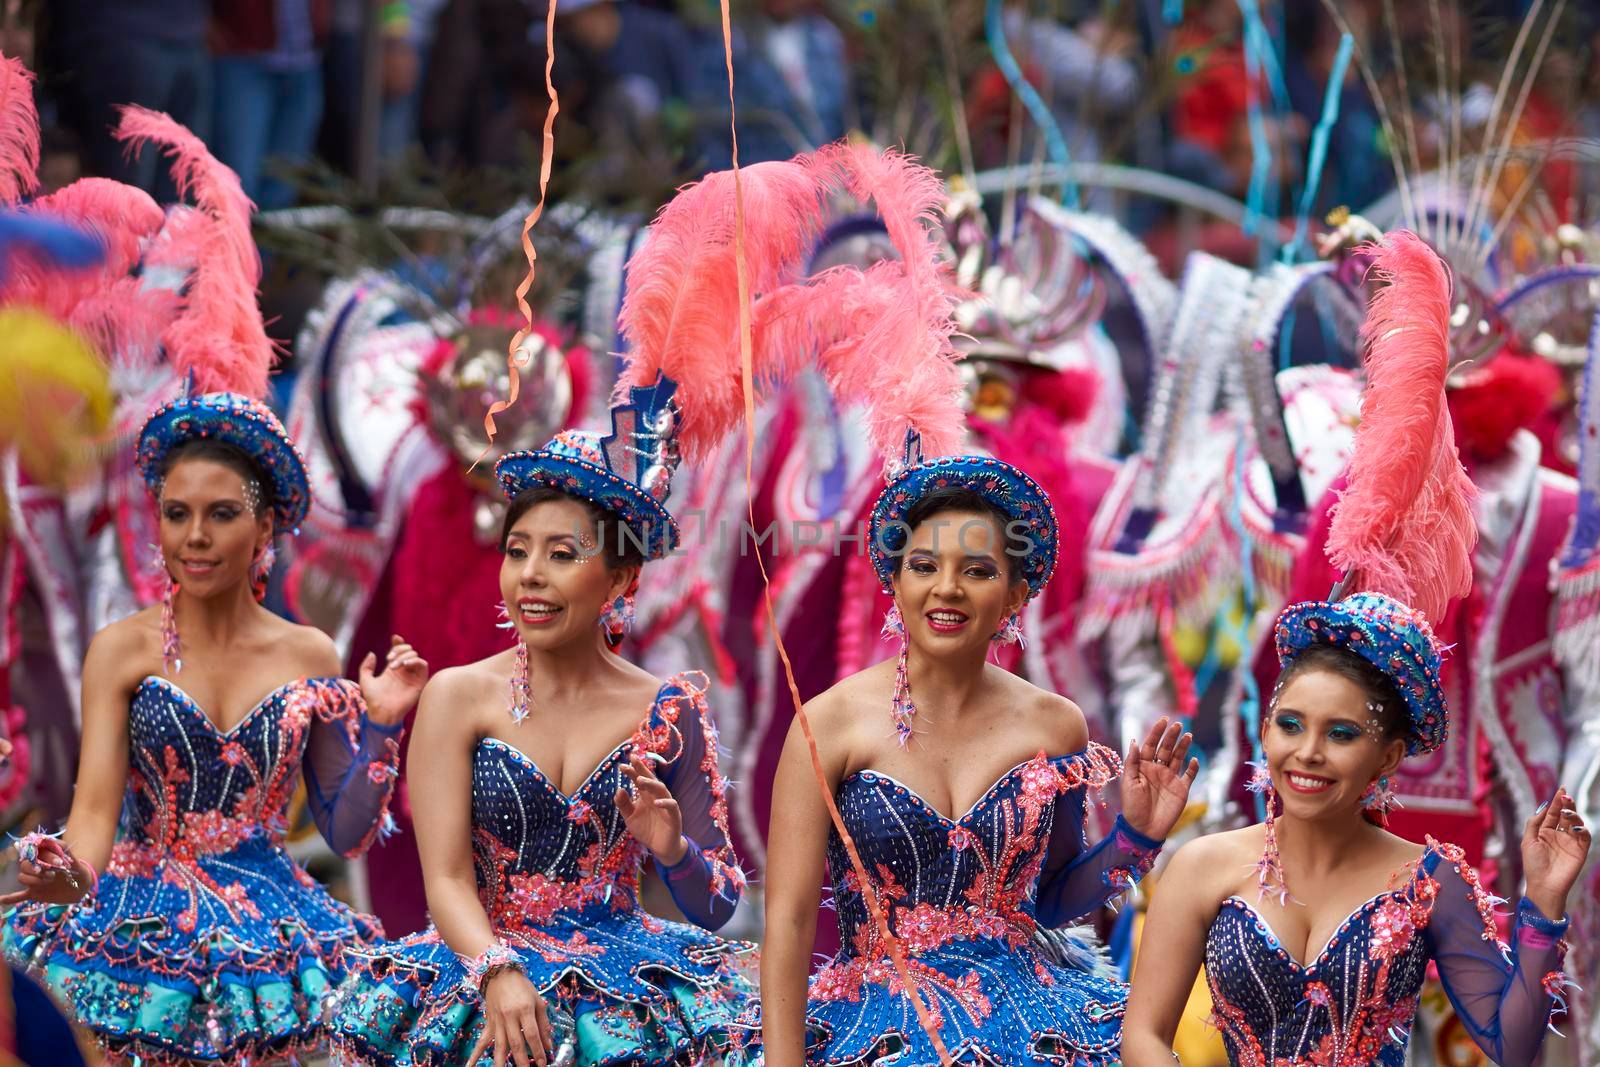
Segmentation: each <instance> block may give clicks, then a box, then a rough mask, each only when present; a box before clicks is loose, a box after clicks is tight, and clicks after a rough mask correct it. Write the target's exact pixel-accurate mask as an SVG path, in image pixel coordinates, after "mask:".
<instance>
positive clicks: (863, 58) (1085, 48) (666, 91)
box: [6, 0, 1600, 228]
mask: <svg viewBox="0 0 1600 1067" xmlns="http://www.w3.org/2000/svg"><path fill="white" fill-rule="evenodd" d="M19 5H20V6H19ZM10 6H11V8H12V11H11V15H10V23H11V24H10V26H9V33H8V38H9V42H10V43H9V45H8V47H7V48H6V51H7V52H8V53H11V54H17V53H18V52H21V53H22V54H23V58H24V59H25V60H27V61H28V62H29V63H30V64H31V65H32V66H33V67H34V68H35V69H36V70H38V71H39V72H40V78H41V81H40V97H41V105H42V109H43V115H44V120H45V127H46V160H45V166H44V171H45V177H46V183H47V184H61V183H64V182H66V181H69V180H71V179H72V178H73V177H75V176H76V175H78V174H80V173H92V174H102V175H110V176H114V177H118V178H122V179H123V180H129V181H133V182H136V183H138V184H140V185H143V186H145V187H146V188H147V189H150V190H151V191H152V192H156V193H157V194H159V193H161V192H162V191H163V190H161V189H160V188H159V181H160V180H164V179H158V178H157V177H156V175H157V173H158V171H160V170H161V169H162V168H159V167H158V166H157V161H156V159H155V158H154V157H153V156H151V155H148V154H147V155H145V156H144V157H142V158H140V159H138V160H136V161H130V160H128V159H127V158H125V156H124V153H123V152H122V149H121V148H120V146H119V145H117V144H116V143H115V142H114V141H113V140H112V138H111V136H110V132H109V131H110V126H111V123H112V121H113V109H114V107H115V106H116V105H119V104H122V103H139V104H143V105H146V106H148V107H152V108H156V109H159V110H163V111H166V112H168V113H169V114H171V115H172V116H173V117H174V118H176V119H178V120H179V121H180V122H182V123H184V124H185V125H187V126H189V127H190V128H192V129H193V130H195V131H196V132H197V133H198V134H200V136H201V137H202V138H203V139H204V140H205V141H206V142H207V144H209V145H211V146H212V147H213V149H214V150H215V151H216V153H217V154H218V155H219V156H220V158H221V159H222V160H223V161H224V162H225V163H227V164H228V165H229V166H230V167H232V168H233V169H234V170H236V171H237V172H238V173H239V175H240V177H241V179H242V181H243V183H244V187H245V190H246V192H247V193H248V194H249V195H250V196H251V197H252V198H253V199H254V200H255V201H256V202H257V204H258V205H259V207H260V208H261V209H263V210H271V209H275V208H282V207H287V206H290V205H292V204H294V203H296V202H301V201H303V200H304V199H305V198H306V196H307V193H306V186H305V182H304V180H303V178H297V175H303V173H304V169H305V167H306V166H307V165H308V164H310V163H311V161H312V160H314V159H317V160H320V161H322V162H324V163H326V164H327V165H329V166H330V167H331V168H332V169H333V171H334V172H335V173H337V172H339V171H344V172H351V171H353V170H355V169H356V168H357V160H356V158H355V157H356V154H357V145H358V144H359V143H360V141H361V136H360V135H361V132H362V131H361V130H360V126H361V124H362V123H363V121H364V119H363V110H362V108H361V106H360V103H361V98H362V88H363V84H364V83H372V84H374V85H375V89H374V90H373V91H375V92H376V93H377V95H378V103H377V105H376V107H374V108H372V109H369V114H370V115H372V116H374V117H372V118H369V119H367V120H366V121H368V122H375V124H376V126H377V129H376V131H375V134H374V135H373V136H374V143H375V145H376V156H377V159H378V161H379V165H380V167H381V169H383V170H384V171H385V172H386V173H388V174H390V175H393V174H396V173H401V172H409V173H415V174H423V173H425V174H439V173H447V172H455V173H460V172H465V173H469V174H470V173H472V172H473V171H475V170H479V169H485V168H499V169H503V170H511V171H516V172H520V173H521V174H522V176H523V178H524V180H525V182H526V183H527V184H531V181H528V179H531V176H532V170H531V168H532V162H533V160H535V159H536V158H537V157H536V152H537V145H538V143H539V133H540V129H541V127H542V124H543V121H544V116H545V110H546V107H547V99H546V91H545V84H544V74H545V57H546V42H545V24H546V11H545V7H544V2H543V0H393V2H377V0H228V2H226V3H222V2H215V3H214V2H212V0H137V2H129V0H48V2H45V3H39V2H35V3H33V4H32V5H31V6H30V5H29V4H27V3H23V2H22V0H11V3H10ZM989 6H991V5H986V4H985V3H984V0H733V3H732V5H731V10H732V15H733V27H734V29H733V39H732V46H733V61H734V68H735V72H736V93H735V103H736V105H737V108H738V114H739V120H740V123H739V148H740V157H741V161H742V162H744V163H752V162H757V161H760V160H764V159H779V158H786V157H788V156H790V155H792V154H794V153H795V152H797V151H802V150H805V149H807V148H811V147H815V146H817V145H820V144H824V143H827V142H829V141H832V140H835V139H837V138H839V137H841V136H844V135H846V134H848V133H851V132H853V131H860V132H863V133H865V134H866V135H867V136H869V137H872V138H874V139H875V140H878V141H880V142H882V143H891V144H902V145H904V146H905V147H906V148H907V149H908V150H910V151H913V152H915V153H918V154H920V155H922V156H923V157H924V158H925V159H927V161H928V162H929V163H931V164H933V165H935V166H937V167H940V168H942V169H944V170H945V171H946V172H947V173H955V172H958V171H960V170H963V169H964V170H969V171H972V170H977V171H981V170H984V169H987V168H992V167H996V166H1001V165H1005V164H1007V163H1016V162H1024V163H1026V162H1030V161H1032V160H1034V159H1036V158H1037V159H1046V158H1059V157H1060V154H1061V149H1062V148H1064V150H1065V155H1066V156H1067V157H1068V158H1070V159H1071V160H1072V161H1073V162H1079V163H1082V162H1093V161H1106V162H1115V163H1123V164H1129V165H1132V166H1137V167H1141V168H1147V169H1150V170H1155V171H1161V172H1164V173H1166V174H1169V175H1173V176H1176V177H1179V178H1183V179H1186V180H1189V181H1193V182H1196V183H1199V184H1201V185H1203V186H1206V187H1209V188H1211V189H1214V190H1217V191H1219V192H1222V193H1224V194H1227V195H1229V196H1232V197H1236V198H1240V199H1243V198H1244V197H1245V196H1246V195H1247V192H1249V191H1250V190H1252V189H1254V190H1255V195H1256V198H1257V199H1258V200H1259V199H1261V198H1262V197H1261V190H1262V188H1263V183H1262V180H1261V175H1260V174H1259V173H1257V172H1258V171H1259V170H1260V169H1261V167H1262V166H1263V163H1262V160H1263V157H1264V156H1266V157H1269V158H1270V169H1269V171H1268V173H1267V184H1268V185H1271V186H1275V187H1276V189H1275V192H1277V193H1281V195H1273V196H1270V197H1267V198H1266V199H1265V200H1264V203H1265V204H1266V205H1267V207H1268V208H1269V209H1273V208H1275V209H1276V210H1269V214H1291V213H1292V210H1293V207H1294V196H1293V191H1294V189H1295V188H1296V184H1297V182H1298V180H1299V177H1300V175H1301V173H1302V171H1303V167H1304V160H1305V154H1306V146H1307V142H1308V139H1309V136H1310V134H1311V132H1312V130H1313V129H1314V128H1315V125H1316V123H1317V121H1318V119H1319V117H1320V116H1321V115H1322V114H1323V112H1324V108H1325V106H1326V103H1327V100H1326V97H1327V95H1328V94H1327V91H1326V90H1327V81H1328V79H1329V76H1330V72H1331V71H1332V70H1333V69H1334V68H1335V67H1336V55H1337V52H1338V48H1339V41H1340V34H1341V26H1340V25H1339V24H1338V23H1336V21H1335V16H1334V14H1331V13H1330V8H1331V9H1336V12H1337V17H1338V18H1339V19H1340V20H1342V21H1343V23H1344V24H1345V25H1344V27H1343V28H1344V29H1348V31H1349V32H1351V33H1352V34H1353V35H1354V37H1355V39H1356V47H1357V49H1358V51H1359V53H1360V55H1361V56H1362V57H1363V58H1364V59H1365V60H1366V62H1367V63H1368V65H1369V67H1370V69H1371V70H1372V72H1373V73H1374V76H1375V82H1374V83H1369V82H1368V81H1367V80H1365V79H1364V78H1363V77H1362V76H1361V75H1360V74H1359V73H1358V65H1357V64H1351V65H1349V67H1348V68H1347V71H1346V73H1345V77H1344V80H1343V86H1342V89H1341V90H1340V92H1339V94H1338V100H1337V104H1338V109H1339V110H1338V115H1339V118H1338V122H1337V123H1336V124H1335V125H1334V126H1333V128H1332V141H1331V143H1330V145H1329V152H1328V163H1327V167H1326V170H1325V172H1324V173H1323V174H1322V178H1321V183H1320V190H1319V195H1318V197H1317V201H1318V203H1317V207H1319V208H1326V207H1331V206H1333V205H1336V204H1350V205H1353V206H1356V207H1359V206H1361V205H1364V204H1367V203H1370V202H1371V201H1373V200H1374V199H1376V198H1377V197H1379V196H1381V195H1382V194H1383V193H1384V192H1385V191H1386V190H1387V189H1389V188H1390V187H1391V186H1392V185H1393V183H1394V172H1393V169H1392V168H1391V167H1390V165H1389V164H1388V154H1389V150H1390V146H1389V145H1388V144H1387V142H1386V138H1385V136H1384V133H1383V128H1382V124H1381V122H1380V115H1379V110H1378V108H1376V107H1375V106H1374V101H1373V88H1374V85H1375V86H1376V87H1377V88H1378V90H1379V92H1380V94H1381V95H1383V96H1384V97H1387V98H1389V99H1390V100H1391V102H1393V100H1395V99H1398V96H1399V94H1401V93H1404V94H1405V95H1406V96H1408V97H1409V98H1410V103H1411V105H1412V107H1413V108H1414V110H1415V113H1416V114H1417V115H1419V116H1422V117H1423V118H1424V119H1426V118H1427V116H1428V115H1429V114H1430V112H1437V111H1438V110H1439V108H1440V107H1441V106H1442V102H1443V101H1444V100H1445V98H1446V97H1447V96H1448V99H1449V102H1450V104H1451V105H1452V106H1455V107H1458V108H1459V110H1460V114H1461V117H1462V120H1463V121H1465V122H1467V123H1468V124H1470V123H1471V122H1472V121H1474V119H1477V120H1478V121H1481V120H1482V113H1483V112H1484V111H1485V110H1486V107H1487V105H1488V102H1489V98H1490V97H1491V95H1492V91H1493V88H1494V86H1495V81H1496V79H1497V78H1498V77H1499V74H1500V70H1501V68H1502V67H1503V66H1504V62H1505V57H1506V55H1507V51H1508V50H1507V48H1506V47H1505V46H1504V43H1503V42H1502V41H1501V40H1499V36H1501V35H1497V34H1496V33H1495V32H1494V31H1495V29H1496V28H1497V27H1498V28H1500V29H1506V28H1508V27H1509V28H1514V26H1515V24H1516V23H1517V22H1518V21H1519V20H1520V19H1521V17H1522V15H1523V8H1524V7H1525V6H1526V4H1524V3H1522V2H1521V0H1487V2H1481V3H1475V4H1464V3H1460V2H1457V0H1445V2H1441V3H1437V4H1394V5H1392V6H1393V8H1394V9H1395V11H1396V17H1395V20H1394V22H1393V23H1392V24H1391V23H1390V22H1388V21H1387V20H1385V18H1384V15H1383V3H1382V0H1337V2H1336V3H1334V4H1331V5H1324V4H1321V3H1318V2H1317V0H1287V2H1284V3H1267V4H1261V5H1257V4H1255V3H1243V2H1240V0H1122V2H1119V0H1007V2H1006V3H1005V4H1004V5H992V6H994V7H996V8H1001V7H1003V16H1002V18H1001V20H1000V25H998V26H995V25H993V24H990V25H988V26H986V24H985V15H986V14H992V13H993V12H989V11H987V10H986V8H987V7H989ZM1569 6H1570V8H1571V9H1572V10H1570V11H1569V12H1568V16H1567V18H1566V23H1567V24H1566V25H1564V26H1563V28H1562V32H1559V33H1557V34H1556V35H1555V37H1554V38H1553V40H1552V42H1551V44H1550V49H1549V54H1548V55H1547V56H1546V58H1545V61H1544V64H1543V67H1542V69H1541V72H1540V74H1539V77H1538V79H1537V81H1536V83H1535V84H1534V86H1533V89H1532V93H1531V94H1530V97H1529V99H1528V102H1527V105H1526V108H1525V115H1524V119H1523V123H1522V126H1523V133H1524V134H1525V135H1526V136H1529V137H1537V136H1550V135H1553V134H1557V135H1558V134H1575V135H1580V136H1582V135H1587V136H1594V135H1596V134H1600V11H1596V10H1594V9H1593V8H1592V7H1590V6H1589V5H1569ZM1586 7H1589V8H1590V9H1589V10H1587V11H1585V10H1580V9H1583V8H1586ZM1257 19H1259V20H1260V21H1259V22H1256V21H1255V20H1257ZM1436 19H1437V21H1436ZM1456 19H1470V20H1471V26H1472V32H1469V33H1468V34H1465V35H1462V36H1461V38H1460V39H1461V40H1463V41H1466V42H1468V44H1467V46H1466V47H1467V49H1468V54H1466V55H1463V56H1461V57H1459V58H1460V61H1461V62H1460V69H1459V71H1457V70H1456V68H1455V67H1454V66H1453V65H1452V66H1449V67H1448V68H1445V67H1439V66H1438V65H1437V64H1436V62H1435V60H1436V59H1437V58H1438V53H1439V51H1440V50H1439V49H1438V48H1437V44H1438V41H1439V40H1440V39H1441V38H1440V30H1439V26H1440V25H1441V24H1449V23H1451V22H1452V21H1453V20H1456ZM369 30H370V33H371V36H370V37H369V36H368V33H369ZM1000 30H1003V31H1004V32H1003V34H1001V33H1000V32H997V31H1000ZM1253 32H1254V33H1256V34H1257V36H1256V37H1255V40H1256V42H1257V43H1256V46H1255V47H1254V49H1252V48H1251V47H1248V46H1249V45H1250V42H1251V40H1252V36H1251V35H1252V33H1253ZM1452 39H1454V37H1453V35H1452ZM369 42H370V43H369ZM1263 42H1264V43H1263ZM997 45H998V47H997ZM1007 53H1010V55H1008V54H1007ZM1011 55H1014V58H1015V66H1014V67H1009V64H1008V60H1009V59H1010V58H1011ZM1396 56H1403V57H1405V58H1406V64H1409V67H1408V68H1407V67H1406V66H1405V65H1403V64H1397V63H1396V62H1395V57H1396ZM554 57H555V63H554V71H555V77H554V80H555V84H556V87H557V89H558V91H559V93H560V104H561V119H560V120H559V121H558V123H557V133H556V142H557V157H558V159H557V162H558V168H557V173H558V186H557V188H558V192H559V191H560V179H561V176H562V175H563V174H566V175H568V176H581V178H578V177H574V178H573V180H574V181H581V187H582V188H583V189H584V190H585V191H586V192H587V193H589V194H590V195H594V196H598V197H600V198H603V199H607V200H610V201H611V202H629V203H633V204H636V205H637V206H642V207H644V208H646V209H648V208H650V207H653V206H654V204H655V203H659V202H660V200H661V199H662V198H663V197H664V195H665V193H666V192H668V191H670V189H671V188H672V187H673V186H674V185H676V184H679V183H681V182H682V181H683V180H686V179H689V178H693V177H694V176H696V175H697V174H699V173H703V172H705V171H707V170H713V169H718V168H722V167H726V166H727V165H728V163H729V162H730V147H731V146H730V139H729V133H728V121H727V119H728V95H727V80H726V79H727V76H726V72H725V66H724V56H723V40H722V33H721V26H720V13H719V10H718V6H717V5H716V4H715V3H713V2H711V0H561V2H560V3H559V4H558V6H557V11H556V18H555V40H554ZM374 64H375V65H376V67H377V69H376V71H373V70H372V69H371V67H372V66H373V65H374ZM1008 67H1009V70H1010V73H1011V74H1012V75H1013V77H1014V76H1015V75H1017V74H1020V75H1021V76H1022V77H1025V78H1027V79H1028V81H1029V82H1030V84H1032V85H1033V86H1034V87H1035V88H1036V89H1037V90H1038V92H1039V95H1040V97H1041V99H1042V102H1043V104H1044V105H1045V106H1047V107H1048V109H1049V111H1050V113H1051V117H1052V118H1053V119H1054V125H1055V127H1056V129H1058V130H1059V131H1060V138H1059V140H1056V139H1055V138H1054V131H1051V133H1050V134H1049V135H1046V134H1045V133H1043V132H1042V131H1043V129H1044V127H1042V126H1041V125H1040V124H1039V123H1038V122H1037V121H1036V119H1037V117H1038V116H1037V115H1036V114H1033V115H1025V114H1024V113H1023V108H1022V103H1023V102H1022V100H1021V99H1020V97H1019V94H1017V93H1016V92H1014V91H1013V87H1012V85H1011V84H1009V83H1008V79H1007V73H1008ZM1440 71H1443V73H1444V74H1445V75H1446V77H1445V78H1443V79H1441V78H1439V77H1438V76H1437V74H1438V73H1439V72H1440ZM1407 74H1409V78H1408V77H1407V76H1406V75H1407ZM369 75H370V76H369ZM1446 84H1447V85H1448V87H1449V91H1448V93H1440V91H1439V90H1440V88H1441V87H1442V86H1444V85H1446ZM1424 126H1426V123H1425V122H1424ZM1418 140H1419V144H1420V150H1421V152H1422V154H1423V156H1424V157H1426V156H1427V154H1428V152H1429V151H1430V150H1431V149H1432V147H1433V144H1434V143H1435V142H1436V141H1437V138H1432V139H1430V137H1429V135H1428V133H1427V130H1426V129H1423V130H1421V131H1420V132H1419V133H1418ZM1423 161H1424V163H1426V158H1424V160H1423ZM1253 178H1254V179H1255V184H1254V185H1252V179H1253ZM1557 184H1558V185H1559V183H1557ZM168 191H169V192H170V190H168ZM1128 221H1130V222H1131V223H1132V224H1133V225H1135V226H1136V227H1138V228H1143V227H1141V223H1148V221H1149V220H1140V219H1131V220H1128Z"/></svg>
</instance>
